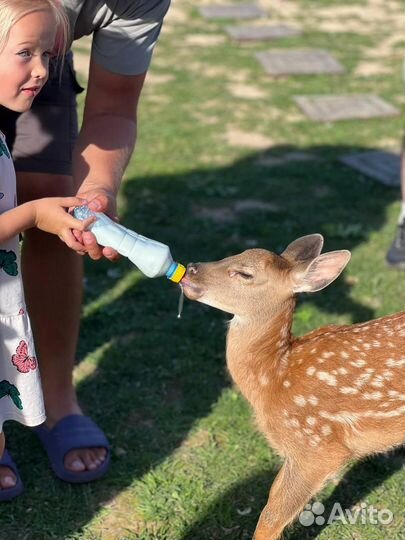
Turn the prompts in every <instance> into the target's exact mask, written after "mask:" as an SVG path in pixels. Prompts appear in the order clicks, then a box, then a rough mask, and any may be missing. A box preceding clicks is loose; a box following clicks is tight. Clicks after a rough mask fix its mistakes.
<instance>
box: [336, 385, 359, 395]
mask: <svg viewBox="0 0 405 540" xmlns="http://www.w3.org/2000/svg"><path fill="white" fill-rule="evenodd" d="M339 392H340V393H341V394H357V393H358V390H357V388H352V387H351V386H342V388H340V389H339Z"/></svg>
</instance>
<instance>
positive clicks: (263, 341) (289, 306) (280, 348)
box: [227, 299, 295, 404]
mask: <svg viewBox="0 0 405 540" xmlns="http://www.w3.org/2000/svg"><path fill="white" fill-rule="evenodd" d="M294 308H295V300H294V299H289V300H287V301H286V302H285V303H284V304H283V305H281V306H280V307H279V309H278V310H277V311H273V312H271V313H268V312H267V313H260V314H255V315H254V316H253V317H249V318H243V317H234V318H233V319H232V321H231V323H230V326H229V331H228V336H227V365H228V369H229V372H230V374H231V376H232V378H233V380H234V381H235V383H236V384H237V385H238V386H239V388H240V390H241V392H242V394H244V396H245V397H246V398H247V399H248V400H249V401H250V402H252V403H253V402H255V401H256V398H257V396H260V395H262V394H263V393H267V390H271V387H272V386H274V384H277V381H278V379H279V376H280V375H281V374H282V373H283V372H284V371H285V369H286V368H287V366H288V356H289V352H290V347H291V341H292V336H291V325H292V317H293V313H294ZM253 404H254V403H253Z"/></svg>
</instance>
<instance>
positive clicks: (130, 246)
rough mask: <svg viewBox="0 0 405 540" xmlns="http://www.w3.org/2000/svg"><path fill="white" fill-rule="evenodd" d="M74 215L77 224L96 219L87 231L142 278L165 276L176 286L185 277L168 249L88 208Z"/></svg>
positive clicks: (78, 207)
mask: <svg viewBox="0 0 405 540" xmlns="http://www.w3.org/2000/svg"><path fill="white" fill-rule="evenodd" d="M73 213H74V216H75V217H76V218H77V219H80V220H83V219H86V218H89V217H92V216H95V217H96V218H97V220H96V221H95V222H94V223H92V224H91V225H90V226H89V231H91V232H92V233H93V234H94V236H95V237H96V240H97V242H98V243H99V244H100V245H101V246H107V247H111V248H113V249H115V250H116V251H118V253H120V254H121V255H123V256H124V257H127V258H128V259H129V260H130V261H131V262H132V263H133V264H135V265H136V266H137V267H138V268H139V270H140V271H141V272H142V273H143V274H145V276H147V277H150V278H154V277H159V276H164V275H165V276H166V277H167V278H168V279H170V280H171V281H174V282H175V283H179V282H180V280H181V279H182V277H183V276H184V274H185V272H186V269H185V267H184V266H183V265H182V264H180V263H177V262H174V261H173V258H172V255H171V253H170V249H169V247H168V246H166V245H165V244H162V243H160V242H156V240H151V239H150V238H146V236H142V235H140V234H137V233H136V232H134V231H131V230H130V229H127V228H126V227H124V226H123V225H120V224H119V223H116V222H115V221H113V220H112V219H110V218H109V217H108V216H106V215H105V214H103V213H101V212H93V211H92V210H90V209H89V207H88V206H76V208H75V209H74V212H73Z"/></svg>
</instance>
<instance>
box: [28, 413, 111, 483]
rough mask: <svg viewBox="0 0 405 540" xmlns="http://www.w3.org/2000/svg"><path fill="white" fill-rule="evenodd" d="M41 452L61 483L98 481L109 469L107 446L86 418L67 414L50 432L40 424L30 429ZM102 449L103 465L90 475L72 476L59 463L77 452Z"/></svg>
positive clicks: (74, 474) (71, 472) (94, 426)
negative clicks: (45, 455)
mask: <svg viewBox="0 0 405 540" xmlns="http://www.w3.org/2000/svg"><path fill="white" fill-rule="evenodd" d="M34 431H35V433H36V434H37V435H38V437H39V440H40V441H41V443H42V446H43V447H44V448H45V450H46V452H47V454H48V457H49V461H50V464H51V467H52V469H53V472H54V473H55V474H56V476H57V477H58V478H60V479H61V480H64V481H65V482H72V483H75V484H82V483H85V482H92V481H93V480H99V479H100V478H102V477H103V476H104V475H105V474H106V472H107V471H108V469H109V467H110V461H111V452H110V445H109V443H108V441H107V438H106V436H105V435H104V433H103V432H102V430H101V429H100V428H99V427H98V426H97V425H96V424H95V423H94V422H93V420H91V419H90V418H89V417H88V416H83V415H80V414H70V415H68V416H65V418H62V420H59V422H57V423H56V424H55V425H54V426H53V427H52V428H51V429H49V428H47V427H46V426H45V425H44V424H42V425H41V426H38V427H35V428H34ZM100 447H101V448H105V449H106V450H107V455H106V458H105V460H104V461H103V463H101V465H99V466H98V467H97V468H96V469H93V470H91V471H89V470H87V471H78V472H73V471H70V470H69V469H67V468H66V467H65V465H64V463H63V460H64V457H65V455H66V454H67V453H68V452H70V451H71V450H77V449H79V448H100Z"/></svg>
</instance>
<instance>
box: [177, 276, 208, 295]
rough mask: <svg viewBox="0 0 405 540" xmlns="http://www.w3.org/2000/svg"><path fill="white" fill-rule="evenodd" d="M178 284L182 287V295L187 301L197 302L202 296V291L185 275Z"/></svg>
mask: <svg viewBox="0 0 405 540" xmlns="http://www.w3.org/2000/svg"><path fill="white" fill-rule="evenodd" d="M180 284H181V285H182V287H183V291H184V294H185V295H186V296H187V298H188V299H189V300H198V299H199V298H201V296H202V295H203V294H204V289H203V288H202V287H201V286H199V285H197V284H196V283H193V282H192V281H191V279H190V277H189V276H187V274H186V275H185V276H184V277H183V279H182V280H181V281H180Z"/></svg>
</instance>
